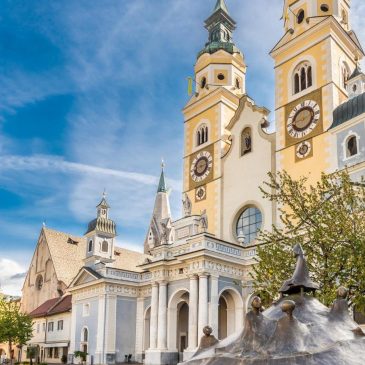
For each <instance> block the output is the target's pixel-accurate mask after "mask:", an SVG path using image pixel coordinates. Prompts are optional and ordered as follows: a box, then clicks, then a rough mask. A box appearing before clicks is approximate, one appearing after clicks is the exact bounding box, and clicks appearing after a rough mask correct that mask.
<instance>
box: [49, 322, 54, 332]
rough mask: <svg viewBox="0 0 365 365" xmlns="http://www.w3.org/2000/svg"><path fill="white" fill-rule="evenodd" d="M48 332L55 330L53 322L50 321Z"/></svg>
mask: <svg viewBox="0 0 365 365" xmlns="http://www.w3.org/2000/svg"><path fill="white" fill-rule="evenodd" d="M48 332H53V322H49V323H48Z"/></svg>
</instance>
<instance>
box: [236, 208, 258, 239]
mask: <svg viewBox="0 0 365 365" xmlns="http://www.w3.org/2000/svg"><path fill="white" fill-rule="evenodd" d="M261 225H262V214H261V212H260V210H259V209H257V208H256V207H247V208H245V209H244V210H243V211H242V213H241V214H240V216H239V217H238V219H237V223H236V236H237V237H240V236H242V235H243V236H244V238H245V240H244V243H245V244H250V243H252V242H253V241H254V240H255V239H256V237H257V233H258V231H259V230H260V229H261Z"/></svg>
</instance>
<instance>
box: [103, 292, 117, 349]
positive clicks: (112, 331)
mask: <svg viewBox="0 0 365 365" xmlns="http://www.w3.org/2000/svg"><path fill="white" fill-rule="evenodd" d="M105 317H106V322H105V332H106V333H105V351H106V353H110V354H115V341H116V337H117V296H116V295H114V294H113V295H110V294H109V295H107V297H106V313H105Z"/></svg>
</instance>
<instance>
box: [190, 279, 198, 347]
mask: <svg viewBox="0 0 365 365" xmlns="http://www.w3.org/2000/svg"><path fill="white" fill-rule="evenodd" d="M188 340H189V350H191V351H192V350H195V349H196V348H197V347H198V277H197V276H196V275H192V276H190V294H189V336H188Z"/></svg>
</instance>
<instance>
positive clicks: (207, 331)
mask: <svg viewBox="0 0 365 365" xmlns="http://www.w3.org/2000/svg"><path fill="white" fill-rule="evenodd" d="M203 333H204V336H202V338H201V339H200V344H199V347H198V350H197V352H196V353H195V355H194V356H197V355H199V354H200V353H201V352H202V351H204V350H206V349H208V348H209V347H212V346H214V345H216V344H217V343H218V342H219V341H218V340H217V339H216V338H215V336H213V335H212V333H213V329H212V327H210V326H205V327H204V328H203Z"/></svg>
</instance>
